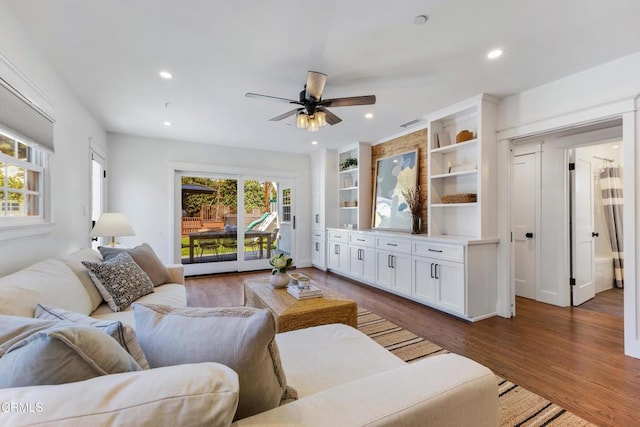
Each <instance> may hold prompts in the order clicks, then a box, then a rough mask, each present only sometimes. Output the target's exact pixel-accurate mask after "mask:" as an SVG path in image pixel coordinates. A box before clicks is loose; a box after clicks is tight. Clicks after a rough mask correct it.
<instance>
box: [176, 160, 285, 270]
mask: <svg viewBox="0 0 640 427" xmlns="http://www.w3.org/2000/svg"><path fill="white" fill-rule="evenodd" d="M175 182H176V203H175V204H176V207H177V208H178V209H179V211H180V215H176V218H177V221H178V222H179V227H176V229H177V230H179V231H178V232H177V233H179V235H177V236H175V238H174V241H175V242H176V244H177V245H179V248H177V249H178V250H179V254H180V256H179V260H180V262H181V263H182V264H183V265H184V267H185V274H186V275H202V274H212V273H222V272H235V271H251V270H262V269H268V268H270V264H269V260H270V259H271V258H272V257H273V256H275V255H277V254H280V253H285V254H287V255H291V254H292V252H293V249H294V248H293V241H294V230H295V227H293V226H292V224H293V225H295V215H294V205H293V183H292V182H291V181H290V180H287V179H273V178H267V177H255V176H248V175H232V174H222V173H203V172H194V171H189V172H176V176H175Z"/></svg>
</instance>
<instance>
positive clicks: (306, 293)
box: [287, 285, 322, 300]
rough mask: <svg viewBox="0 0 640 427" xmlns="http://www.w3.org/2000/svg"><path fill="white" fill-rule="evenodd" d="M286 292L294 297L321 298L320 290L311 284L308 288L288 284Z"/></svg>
mask: <svg viewBox="0 0 640 427" xmlns="http://www.w3.org/2000/svg"><path fill="white" fill-rule="evenodd" d="M287 292H289V293H290V294H291V295H293V297H294V298H296V299H299V300H300V299H309V298H322V291H321V290H320V289H319V288H317V287H315V286H313V285H309V289H299V288H298V287H297V286H289V287H288V288H287Z"/></svg>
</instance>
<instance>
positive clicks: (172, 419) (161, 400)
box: [0, 363, 238, 427]
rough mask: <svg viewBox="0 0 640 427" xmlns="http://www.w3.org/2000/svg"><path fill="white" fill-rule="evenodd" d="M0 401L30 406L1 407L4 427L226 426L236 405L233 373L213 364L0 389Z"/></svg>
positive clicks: (236, 396)
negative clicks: (6, 408) (24, 408)
mask: <svg viewBox="0 0 640 427" xmlns="http://www.w3.org/2000/svg"><path fill="white" fill-rule="evenodd" d="M0 402H20V403H21V404H25V405H26V404H29V405H30V406H29V407H30V408H34V409H33V410H27V411H6V412H3V411H0V425H3V426H49V427H52V426H58V427H59V426H66V427H83V426H96V427H97V426H130V427H133V426H174V427H198V426H207V427H228V426H229V424H230V423H231V420H232V419H233V415H234V414H235V412H236V406H237V404H238V375H237V374H236V373H235V372H233V371H232V370H231V369H230V368H228V367H226V366H224V365H221V364H218V363H195V364H192V365H180V366H166V367H164V368H157V369H148V370H146V371H136V372H127V373H123V374H113V375H105V376H101V377H97V378H92V379H89V380H86V381H79V382H75V383H69V384H60V385H57V386H53V387H17V388H10V389H0ZM38 408H39V409H38Z"/></svg>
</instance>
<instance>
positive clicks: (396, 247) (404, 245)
mask: <svg viewBox="0 0 640 427" xmlns="http://www.w3.org/2000/svg"><path fill="white" fill-rule="evenodd" d="M376 247H377V248H378V249H384V250H387V251H394V252H404V253H407V254H410V253H411V241H410V240H402V239H395V238H392V237H378V239H377V240H376Z"/></svg>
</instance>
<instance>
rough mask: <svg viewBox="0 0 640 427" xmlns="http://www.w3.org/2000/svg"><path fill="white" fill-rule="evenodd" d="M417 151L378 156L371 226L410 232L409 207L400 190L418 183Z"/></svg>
mask: <svg viewBox="0 0 640 427" xmlns="http://www.w3.org/2000/svg"><path fill="white" fill-rule="evenodd" d="M418 176H419V175H418V150H417V149H415V150H412V151H407V152H405V153H400V154H394V155H393V156H389V157H384V158H382V159H378V161H377V162H376V173H375V181H374V183H373V185H374V187H373V196H374V202H373V215H372V220H371V222H372V224H371V228H376V229H379V230H396V231H411V210H410V209H409V205H408V204H407V202H406V200H405V199H404V196H403V195H402V191H403V190H406V189H408V188H412V187H415V186H416V185H417V184H418Z"/></svg>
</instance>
